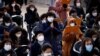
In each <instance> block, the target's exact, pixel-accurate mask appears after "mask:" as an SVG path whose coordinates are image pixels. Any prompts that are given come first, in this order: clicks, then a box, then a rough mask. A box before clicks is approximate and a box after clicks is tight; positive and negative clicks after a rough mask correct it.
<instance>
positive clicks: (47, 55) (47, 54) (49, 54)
mask: <svg viewBox="0 0 100 56" xmlns="http://www.w3.org/2000/svg"><path fill="white" fill-rule="evenodd" d="M43 56H52V53H44V54H43Z"/></svg>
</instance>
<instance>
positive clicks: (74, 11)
mask: <svg viewBox="0 0 100 56" xmlns="http://www.w3.org/2000/svg"><path fill="white" fill-rule="evenodd" d="M72 13H77V11H76V9H75V8H73V9H71V11H70V12H69V15H71V14H72Z"/></svg>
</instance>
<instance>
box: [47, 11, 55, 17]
mask: <svg viewBox="0 0 100 56" xmlns="http://www.w3.org/2000/svg"><path fill="white" fill-rule="evenodd" d="M48 16H52V17H54V18H56V15H55V14H54V13H52V12H48V13H47V17H48Z"/></svg>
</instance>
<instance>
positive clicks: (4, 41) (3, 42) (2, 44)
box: [0, 38, 13, 47]
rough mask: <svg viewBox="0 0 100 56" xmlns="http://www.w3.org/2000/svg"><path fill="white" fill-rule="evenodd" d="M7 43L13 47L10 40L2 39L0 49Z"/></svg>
mask: <svg viewBox="0 0 100 56" xmlns="http://www.w3.org/2000/svg"><path fill="white" fill-rule="evenodd" d="M7 42H10V43H11V45H13V42H12V40H11V39H10V38H7V39H4V40H3V41H2V43H1V46H0V47H4V44H5V43H7Z"/></svg>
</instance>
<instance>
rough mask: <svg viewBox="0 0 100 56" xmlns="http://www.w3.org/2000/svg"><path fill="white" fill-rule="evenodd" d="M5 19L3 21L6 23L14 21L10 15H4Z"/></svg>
mask: <svg viewBox="0 0 100 56" xmlns="http://www.w3.org/2000/svg"><path fill="white" fill-rule="evenodd" d="M3 19H4V20H3V21H4V22H11V21H12V20H11V17H10V16H9V15H4V16H3Z"/></svg>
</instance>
